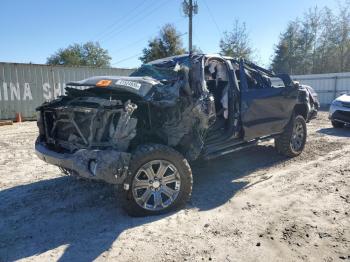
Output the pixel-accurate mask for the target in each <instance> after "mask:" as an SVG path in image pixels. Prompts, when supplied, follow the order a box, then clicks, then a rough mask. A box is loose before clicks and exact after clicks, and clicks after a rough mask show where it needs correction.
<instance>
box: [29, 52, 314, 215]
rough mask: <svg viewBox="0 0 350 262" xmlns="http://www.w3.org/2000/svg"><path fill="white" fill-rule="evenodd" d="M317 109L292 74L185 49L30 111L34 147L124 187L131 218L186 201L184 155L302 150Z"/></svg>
mask: <svg viewBox="0 0 350 262" xmlns="http://www.w3.org/2000/svg"><path fill="white" fill-rule="evenodd" d="M318 107H319V102H318V99H317V94H316V93H315V92H314V91H313V89H312V88H311V87H308V86H303V85H300V84H299V83H296V82H293V81H292V79H291V78H290V76H289V75H286V74H281V75H278V74H274V73H273V72H271V71H268V70H265V69H263V68H261V67H259V66H257V65H255V64H253V63H249V62H246V61H244V60H243V59H240V60H236V59H233V58H230V57H222V56H219V55H192V56H189V55H183V56H176V57H169V58H165V59H161V60H157V61H154V62H151V63H148V64H145V65H143V66H142V67H140V68H139V69H138V70H136V71H135V72H134V73H133V74H132V75H131V76H130V77H116V76H102V77H93V78H89V79H86V80H82V81H79V82H72V83H68V84H67V88H66V95H64V96H62V97H59V98H58V99H56V100H54V101H51V102H47V103H44V104H43V105H42V106H40V107H39V108H38V109H37V111H38V127H39V133H40V134H39V137H38V139H37V141H36V145H35V147H36V152H37V155H38V156H39V158H41V159H42V160H44V161H46V162H47V163H50V164H53V165H56V166H58V167H59V168H60V169H61V170H62V171H63V172H64V173H66V174H71V175H78V176H82V177H85V178H90V179H95V180H103V181H105V182H107V183H110V184H117V185H121V188H122V189H121V190H122V195H123V202H124V204H125V205H124V206H125V208H126V210H127V212H128V213H129V214H130V215H134V216H144V215H153V214H160V213H164V212H167V211H170V210H174V209H177V208H179V207H181V206H183V205H184V204H185V203H186V201H187V200H188V199H189V198H190V195H191V191H192V172H191V168H190V165H189V162H191V161H194V160H196V159H204V160H210V159H213V158H216V157H219V156H222V155H225V154H228V153H231V152H234V151H236V150H239V149H242V148H245V147H248V146H252V145H255V144H257V143H258V142H260V141H264V140H267V139H272V138H273V139H274V140H275V146H276V149H277V150H278V151H279V152H280V153H282V154H284V155H286V156H288V157H294V156H297V155H299V154H300V153H301V152H302V150H303V148H304V145H305V142H306V122H308V121H310V120H311V119H312V118H314V117H315V116H316V114H317V109H318ZM214 175H215V174H214Z"/></svg>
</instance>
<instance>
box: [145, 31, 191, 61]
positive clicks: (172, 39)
mask: <svg viewBox="0 0 350 262" xmlns="http://www.w3.org/2000/svg"><path fill="white" fill-rule="evenodd" d="M185 52H186V51H185V49H184V48H183V44H182V39H181V35H180V33H179V32H178V31H177V30H176V28H175V27H174V26H173V25H171V24H166V25H165V26H163V28H162V29H161V30H160V32H159V35H158V37H155V38H154V39H152V40H150V41H149V42H148V47H147V48H145V49H143V51H142V53H143V55H142V56H141V57H140V60H141V61H142V62H143V63H148V62H150V61H153V60H156V59H160V58H164V57H168V56H174V55H181V54H184V53H185Z"/></svg>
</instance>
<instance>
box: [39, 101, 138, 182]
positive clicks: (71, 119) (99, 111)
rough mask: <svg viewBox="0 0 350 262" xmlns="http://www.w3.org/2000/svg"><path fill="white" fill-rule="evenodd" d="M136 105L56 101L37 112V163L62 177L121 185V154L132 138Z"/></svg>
mask: <svg viewBox="0 0 350 262" xmlns="http://www.w3.org/2000/svg"><path fill="white" fill-rule="evenodd" d="M136 108H137V105H136V104H134V103H131V102H130V100H128V101H126V102H125V103H122V102H121V101H120V100H108V99H105V98H99V97H70V96H67V97H62V98H59V99H58V100H55V101H53V102H51V103H47V104H44V105H42V106H41V107H40V108H39V109H38V110H39V112H38V114H39V117H38V126H39V132H40V135H39V137H38V140H37V142H36V152H37V155H38V156H39V158H41V159H42V160H44V161H46V162H47V163H50V164H53V165H56V166H58V167H60V168H62V169H63V170H65V172H68V173H71V174H78V175H80V176H83V177H87V178H91V179H97V180H104V181H106V182H108V183H111V184H118V183H122V182H123V180H124V178H125V176H126V174H127V170H128V165H129V161H130V153H127V152H126V150H127V148H128V146H129V143H130V141H131V140H132V139H133V138H134V137H135V136H136V125H137V119H136V118H132V114H133V112H134V110H135V109H136Z"/></svg>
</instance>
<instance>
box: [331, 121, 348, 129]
mask: <svg viewBox="0 0 350 262" xmlns="http://www.w3.org/2000/svg"><path fill="white" fill-rule="evenodd" d="M344 125H345V124H344V123H342V122H338V121H332V126H333V127H334V128H343V127H344Z"/></svg>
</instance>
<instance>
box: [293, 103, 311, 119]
mask: <svg viewBox="0 0 350 262" xmlns="http://www.w3.org/2000/svg"><path fill="white" fill-rule="evenodd" d="M293 113H294V115H295V116H298V115H300V116H302V117H304V119H305V121H306V120H307V116H308V114H309V108H308V107H307V105H306V104H296V105H295V106H294V110H293Z"/></svg>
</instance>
